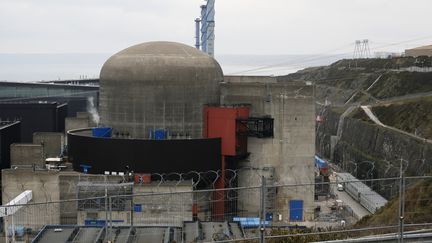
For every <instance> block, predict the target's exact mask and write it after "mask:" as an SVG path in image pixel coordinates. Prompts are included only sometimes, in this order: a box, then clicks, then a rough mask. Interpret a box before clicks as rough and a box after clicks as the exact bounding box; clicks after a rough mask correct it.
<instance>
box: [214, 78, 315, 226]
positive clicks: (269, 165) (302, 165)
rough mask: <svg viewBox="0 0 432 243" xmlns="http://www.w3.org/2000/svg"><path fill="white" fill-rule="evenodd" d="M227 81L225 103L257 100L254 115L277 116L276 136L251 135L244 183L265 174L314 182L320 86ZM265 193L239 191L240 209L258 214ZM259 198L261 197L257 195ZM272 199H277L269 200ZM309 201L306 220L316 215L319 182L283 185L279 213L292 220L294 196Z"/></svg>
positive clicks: (271, 180)
mask: <svg viewBox="0 0 432 243" xmlns="http://www.w3.org/2000/svg"><path fill="white" fill-rule="evenodd" d="M242 79H243V80H242V81H241V82H237V83H236V82H224V83H223V84H221V104H225V105H229V104H245V103H246V104H251V114H250V115H251V116H253V117H261V116H270V117H272V118H274V137H273V138H249V139H248V151H249V152H250V153H251V154H250V156H249V158H248V159H247V160H246V161H243V162H241V164H240V166H241V167H242V168H243V169H241V172H240V175H239V186H257V185H260V183H261V180H260V179H259V176H261V175H264V176H265V177H266V178H267V180H268V183H267V184H271V183H274V184H280V185H294V184H302V183H314V154H315V99H314V86H312V85H308V84H306V83H304V82H292V83H261V82H257V81H259V80H257V79H255V78H254V79H253V81H255V82H245V79H246V77H243V78H242ZM258 193H259V191H258V190H256V191H255V192H252V191H246V192H245V193H243V194H242V193H240V195H239V210H240V211H244V212H250V214H251V215H248V216H257V215H256V213H257V212H259V210H258V208H259V204H260V202H259V195H257V194H258ZM254 199H256V200H254ZM269 200H271V198H270V199H269ZM290 200H303V219H304V220H311V219H313V212H314V211H313V209H314V204H313V203H314V186H313V185H310V186H297V187H294V186H293V187H283V188H278V192H277V193H276V197H275V200H274V201H273V202H271V201H269V203H271V204H273V205H274V209H273V213H274V215H277V214H281V215H282V220H283V221H284V222H288V221H289V201H290Z"/></svg>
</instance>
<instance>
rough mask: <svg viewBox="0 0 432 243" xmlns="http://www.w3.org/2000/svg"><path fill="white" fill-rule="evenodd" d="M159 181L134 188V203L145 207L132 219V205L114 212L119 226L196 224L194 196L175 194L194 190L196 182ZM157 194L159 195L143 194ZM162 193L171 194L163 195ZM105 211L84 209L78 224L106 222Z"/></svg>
mask: <svg viewBox="0 0 432 243" xmlns="http://www.w3.org/2000/svg"><path fill="white" fill-rule="evenodd" d="M158 184H159V182H154V183H151V184H142V185H134V187H133V193H134V194H135V195H136V196H134V197H133V204H134V205H140V206H141V212H137V211H134V212H133V217H132V218H131V210H130V207H128V206H129V205H127V207H126V208H125V210H124V211H116V210H113V211H112V219H113V220H120V221H122V222H120V223H118V224H119V225H129V224H130V223H131V220H133V224H134V225H146V226H148V225H173V226H182V225H183V221H192V203H193V193H175V194H170V193H172V192H184V191H192V182H183V183H181V184H179V185H176V183H163V184H161V185H159V186H158ZM149 193H157V194H158V195H143V194H149ZM160 193H167V194H165V195H161V194H160ZM105 218H106V213H105V211H103V210H102V211H94V210H88V211H86V210H84V211H78V212H77V223H78V224H84V222H85V220H86V219H99V220H105Z"/></svg>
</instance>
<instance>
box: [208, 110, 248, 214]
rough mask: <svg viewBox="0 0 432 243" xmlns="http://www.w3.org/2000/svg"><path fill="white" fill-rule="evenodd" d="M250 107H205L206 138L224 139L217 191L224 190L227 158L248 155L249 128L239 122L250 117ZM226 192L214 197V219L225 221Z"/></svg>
mask: <svg viewBox="0 0 432 243" xmlns="http://www.w3.org/2000/svg"><path fill="white" fill-rule="evenodd" d="M249 110H250V108H249V106H246V105H238V106H205V107H204V112H203V114H204V129H203V137H204V138H221V139H222V146H221V147H222V161H221V171H222V173H221V177H220V178H219V179H218V181H217V183H216V189H224V188H225V183H224V178H225V157H226V156H244V155H246V154H247V135H246V133H247V128H246V127H244V126H241V125H240V123H239V122H238V121H239V120H244V119H247V118H248V117H249ZM224 198H225V192H224V191H223V190H222V191H218V192H215V193H214V195H213V199H214V204H213V217H214V218H215V219H223V217H224V213H225V205H224V203H225V202H224Z"/></svg>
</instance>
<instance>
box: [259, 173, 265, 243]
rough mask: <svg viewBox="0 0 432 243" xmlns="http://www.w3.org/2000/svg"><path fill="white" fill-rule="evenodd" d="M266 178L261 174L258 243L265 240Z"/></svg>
mask: <svg viewBox="0 0 432 243" xmlns="http://www.w3.org/2000/svg"><path fill="white" fill-rule="evenodd" d="M265 190H266V179H265V177H264V176H261V210H260V243H264V242H265V196H266V193H265V192H266V191H265Z"/></svg>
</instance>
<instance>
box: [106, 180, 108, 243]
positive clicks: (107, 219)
mask: <svg viewBox="0 0 432 243" xmlns="http://www.w3.org/2000/svg"><path fill="white" fill-rule="evenodd" d="M105 239H108V193H107V188H106V186H105Z"/></svg>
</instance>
